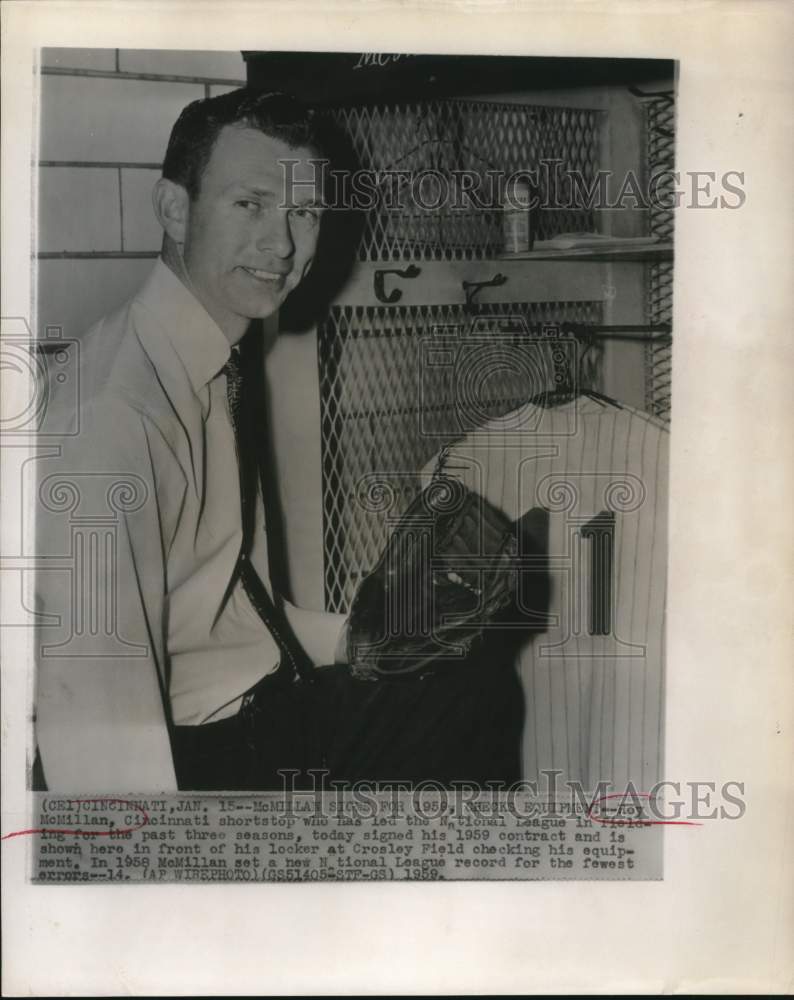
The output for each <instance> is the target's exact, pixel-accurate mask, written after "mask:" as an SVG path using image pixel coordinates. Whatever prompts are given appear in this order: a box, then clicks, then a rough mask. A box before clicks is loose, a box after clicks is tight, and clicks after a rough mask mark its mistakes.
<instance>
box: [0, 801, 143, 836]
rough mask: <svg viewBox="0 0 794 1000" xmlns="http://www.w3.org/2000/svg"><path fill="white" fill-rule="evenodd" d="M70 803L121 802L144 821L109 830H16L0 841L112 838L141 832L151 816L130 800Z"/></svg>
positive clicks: (78, 803)
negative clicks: (47, 836) (38, 836)
mask: <svg viewBox="0 0 794 1000" xmlns="http://www.w3.org/2000/svg"><path fill="white" fill-rule="evenodd" d="M68 801H69V802H74V803H75V804H76V805H77V806H82V805H86V804H88V803H94V802H120V803H121V804H122V805H125V806H127V808H128V809H132V810H134V811H135V812H137V813H140V814H141V816H142V817H143V819H141V821H140V822H139V823H137V824H136V825H135V826H126V827H118V828H116V827H113V828H112V829H109V830H81V829H79V828H77V829H75V830H69V829H63V828H61V829H57V828H55V827H50V826H44V827H41V828H37V829H33V830H16V831H15V832H14V833H7V834H5V836H4V837H0V840H10V839H11V837H25V836H27V835H28V834H32V833H65V834H71V835H72V836H75V837H110V836H111V835H112V834H116V835H120V834H123V833H134V832H135V831H136V830H140V829H141V828H142V827H144V826H146V824H147V823H148V822H149V814H148V813H147V812H146V810H145V809H144V808H143V806H139V805H136V803H135V802H130V801H129V799H69V800H68Z"/></svg>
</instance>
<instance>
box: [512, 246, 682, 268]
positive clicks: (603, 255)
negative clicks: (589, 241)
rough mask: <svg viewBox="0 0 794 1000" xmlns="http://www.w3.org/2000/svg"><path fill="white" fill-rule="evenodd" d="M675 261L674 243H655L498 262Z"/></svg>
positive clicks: (516, 256)
mask: <svg viewBox="0 0 794 1000" xmlns="http://www.w3.org/2000/svg"><path fill="white" fill-rule="evenodd" d="M672 259H673V244H672V243H654V244H652V245H648V246H642V247H631V246H624V247H580V248H578V249H576V250H544V249H538V250H531V251H530V252H529V253H502V254H499V255H498V260H526V261H533V260H592V261H610V260H613V261H647V262H649V263H653V262H654V261H664V260H672Z"/></svg>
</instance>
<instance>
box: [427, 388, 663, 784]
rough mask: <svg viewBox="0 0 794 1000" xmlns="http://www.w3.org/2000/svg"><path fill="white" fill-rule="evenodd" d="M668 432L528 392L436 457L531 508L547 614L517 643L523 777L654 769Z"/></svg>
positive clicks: (518, 508) (586, 402)
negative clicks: (538, 400)
mask: <svg viewBox="0 0 794 1000" xmlns="http://www.w3.org/2000/svg"><path fill="white" fill-rule="evenodd" d="M668 440H669V434H668V431H667V429H666V428H665V427H664V425H663V424H662V423H661V422H659V421H657V420H656V419H655V418H652V417H649V416H648V415H647V414H645V413H641V412H640V411H638V410H635V409H633V408H631V407H629V406H625V405H622V404H613V403H612V402H611V401H608V400H604V399H602V398H601V397H596V398H592V397H590V396H580V397H578V398H576V399H575V400H573V401H571V402H568V403H565V404H562V405H557V406H553V407H543V406H537V405H535V404H532V403H529V404H526V405H525V406H523V407H521V408H520V409H519V410H515V411H513V412H512V413H510V414H508V415H506V416H505V417H501V418H499V419H497V420H494V421H491V422H489V423H488V424H485V425H484V426H483V427H482V428H480V429H478V430H476V431H474V432H471V433H470V434H468V435H467V436H466V437H465V438H463V439H462V440H460V441H458V442H457V443H455V444H454V445H453V446H452V447H451V448H449V449H448V450H447V452H446V453H445V454H444V456H443V459H442V461H443V468H444V470H445V471H446V472H447V473H448V474H449V475H453V476H456V477H458V478H460V479H461V480H462V481H463V482H465V483H466V485H467V486H468V487H469V488H470V489H472V490H475V491H477V492H479V493H480V494H482V495H483V496H485V498H486V499H487V500H489V501H490V502H491V503H492V504H494V505H495V506H496V507H498V508H499V509H501V510H503V511H504V512H505V513H506V514H507V515H508V516H509V517H510V518H511V519H517V518H520V517H522V516H523V515H527V513H528V512H532V514H531V515H530V518H529V521H528V523H531V524H532V525H534V527H533V528H532V529H531V530H532V533H533V540H534V543H535V547H539V548H540V549H541V550H542V551H543V552H545V554H546V555H545V560H546V568H547V570H548V574H549V583H550V598H549V604H548V607H547V608H546V609H545V610H546V612H547V618H546V621H545V625H544V627H543V631H542V632H541V633H540V634H536V635H535V636H534V638H532V639H528V640H527V641H526V642H525V643H524V644H523V645H522V648H521V651H520V653H519V661H520V662H519V669H520V675H521V680H522V685H523V689H524V695H525V700H526V705H525V708H526V721H525V726H524V737H523V773H524V777H525V778H526V779H528V780H533V779H537V777H538V775H539V772H540V771H541V770H544V769H556V770H559V771H561V772H562V774H561V775H560V779H559V780H561V781H564V780H566V779H571V780H579V781H582V782H584V783H585V784H586V785H587V786H589V787H594V786H595V784H596V783H597V782H598V781H599V780H606V781H608V782H611V783H612V784H613V785H614V786H615V787H622V786H623V785H624V784H625V783H626V782H627V781H628V780H629V779H630V780H631V781H632V782H633V783H634V785H635V786H636V787H637V788H638V789H639V790H642V789H643V788H645V789H647V788H648V787H650V786H651V785H652V784H653V783H654V781H656V780H657V779H658V778H659V777H660V772H661V764H662V760H661V754H662V721H663V700H662V683H663V669H664V645H663V643H664V634H663V633H664V607H665V578H666V541H667V539H666V525H667V463H668ZM525 610H537V609H532V608H531V607H529V606H528V605H527V606H525Z"/></svg>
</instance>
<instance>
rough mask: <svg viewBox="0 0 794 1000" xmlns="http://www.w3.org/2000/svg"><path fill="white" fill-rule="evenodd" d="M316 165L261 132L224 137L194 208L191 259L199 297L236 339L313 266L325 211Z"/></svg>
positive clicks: (232, 129)
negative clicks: (287, 163) (285, 162)
mask: <svg viewBox="0 0 794 1000" xmlns="http://www.w3.org/2000/svg"><path fill="white" fill-rule="evenodd" d="M283 160H291V161H293V163H294V161H297V163H294V166H292V167H288V168H284V167H282V165H281V162H280V161H283ZM311 160H312V154H311V153H310V152H309V150H307V149H291V148H290V147H289V146H288V145H287V144H286V143H285V142H282V141H281V140H280V139H274V138H272V137H271V136H268V135H263V134H262V133H261V132H257V131H255V130H254V129H249V128H241V127H237V126H230V125H227V126H226V127H225V128H223V129H222V130H221V132H220V134H219V135H218V138H217V141H216V143H215V146H214V147H213V150H212V153H211V155H210V158H209V161H208V163H207V166H206V167H205V169H204V173H203V174H202V176H201V182H200V188H199V194H198V198H197V199H196V200H195V201H191V202H190V205H189V209H188V213H189V214H188V219H187V228H186V231H185V248H184V255H185V265H186V268H187V272H188V275H189V277H190V280H191V283H192V285H193V288H194V291H195V294H196V295H197V296H198V298H199V299H200V301H201V302H202V304H203V305H204V307H205V309H206V310H207V311H208V312H209V313H210V315H211V316H212V317H213V319H214V320H215V321H216V322H217V323H218V325H219V326H220V327H221V329H222V330H223V331H224V333H226V335H227V336H229V337H230V339H232V341H233V342H234V340H236V339H239V337H240V336H242V334H243V333H244V332H245V329H246V327H247V325H248V321H249V320H252V319H263V318H265V317H267V316H270V315H271V314H272V313H273V312H275V311H276V310H277V309H278V308H279V306H280V305H281V303H282V302H283V301H284V299H285V298H286V297H287V295H288V294H289V293H290V292H291V291H292V289H293V288H295V286H296V285H297V284H298V283H299V282H300V281H301V279H302V278H303V277H304V275H305V274H306V273H307V272H308V270H309V267H310V266H311V263H312V260H313V258H314V254H315V250H316V248H317V239H318V236H319V231H320V216H321V213H322V208H321V205H320V197H321V192H320V190H319V189H318V188H319V178H320V173H321V172H320V170H319V169H318V170H317V186H315V170H314V167H313V165H312V163H311V162H310V161H311ZM285 178H290V179H292V180H293V183H292V184H289V183H287V184H286V185H285ZM285 187H286V190H285Z"/></svg>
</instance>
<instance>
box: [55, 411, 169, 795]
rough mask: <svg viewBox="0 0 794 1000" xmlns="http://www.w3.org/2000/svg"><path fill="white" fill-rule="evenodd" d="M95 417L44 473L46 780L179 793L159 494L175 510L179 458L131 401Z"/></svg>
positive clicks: (77, 786)
mask: <svg viewBox="0 0 794 1000" xmlns="http://www.w3.org/2000/svg"><path fill="white" fill-rule="evenodd" d="M85 416H86V419H85V420H84V423H83V427H82V428H81V431H80V433H79V435H77V436H75V437H74V438H72V439H68V438H63V439H61V440H62V442H63V443H62V454H61V455H60V456H59V457H58V458H57V459H51V460H46V459H45V460H42V461H41V463H40V472H39V491H38V505H37V519H36V536H37V539H36V540H37V545H36V548H37V553H38V565H39V567H42V568H40V569H39V571H38V574H37V587H36V590H37V598H38V609H37V610H39V611H40V612H43V613H44V614H45V615H47V616H49V618H48V621H49V622H50V623H52V622H57V623H58V624H44V625H43V626H42V627H40V628H39V631H38V643H37V658H38V676H37V699H36V733H37V740H38V745H39V750H40V753H41V759H42V764H43V769H44V775H45V779H46V781H47V785H48V787H49V788H50V789H51V790H56V791H63V792H97V791H103V792H111V791H131V792H143V791H155V790H156V791H169V790H174V789H176V787H177V786H176V778H175V774H174V768H173V762H172V756H171V747H170V741H169V737H168V729H167V723H166V709H165V707H164V690H165V686H166V684H167V677H166V664H165V657H166V652H165V613H166V608H165V593H166V572H165V552H166V551H167V544H168V542H167V532H168V527H169V526H168V523H167V521H168V519H167V517H164V515H163V511H162V509H161V505H160V503H159V498H158V493H157V492H156V491H157V490H162V491H165V490H170V491H171V493H172V495H171V496H169V500H170V501H171V504H170V506H172V507H173V505H174V504H176V509H178V507H179V503H180V496H181V495H182V494H179V489H180V482H179V477H178V476H175V475H174V466H175V459H173V456H172V455H170V452H169V450H168V448H167V446H166V444H165V442H164V441H163V439H162V438H161V437H160V435H159V433H158V432H157V431H156V430H155V429H154V428H153V427H152V426H151V425H150V424H149V423H148V422H147V421H146V419H145V418H144V417H142V416H141V415H140V414H138V413H136V412H135V411H134V410H133V409H132V408H131V407H128V406H127V405H126V404H124V403H123V402H120V401H118V400H115V401H112V402H111V403H108V404H97V405H96V406H92V407H90V408H89V409H88V411H87V413H86V415H85ZM181 489H182V490H184V480H183V481H182V483H181ZM174 492H176V493H177V494H178V495H173V494H174ZM50 567H51V568H50Z"/></svg>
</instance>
